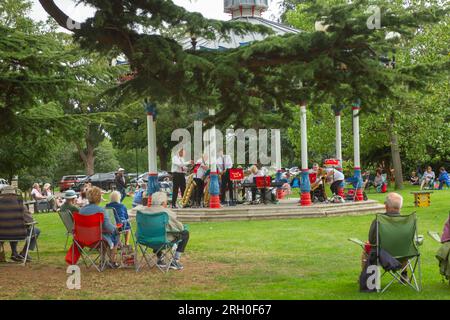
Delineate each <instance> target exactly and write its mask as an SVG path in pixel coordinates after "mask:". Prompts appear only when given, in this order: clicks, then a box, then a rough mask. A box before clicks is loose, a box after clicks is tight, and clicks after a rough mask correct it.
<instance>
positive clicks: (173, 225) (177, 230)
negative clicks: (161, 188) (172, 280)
mask: <svg viewBox="0 0 450 320" xmlns="http://www.w3.org/2000/svg"><path fill="white" fill-rule="evenodd" d="M148 209H151V210H152V212H154V213H160V212H166V213H167V215H168V216H169V223H168V225H167V229H166V231H167V232H168V239H169V240H172V241H173V240H180V242H179V243H178V247H177V250H176V252H175V255H174V260H173V261H172V263H171V265H170V268H171V269H175V270H181V269H183V266H182V265H181V263H180V258H181V254H182V253H183V252H184V250H185V248H186V245H187V243H188V241H189V231H188V230H186V229H185V228H184V225H183V224H182V223H181V222H180V221H179V220H178V219H177V214H176V213H175V212H173V211H172V210H170V209H169V208H167V194H166V193H165V192H155V193H154V194H152V206H151V208H148ZM146 214H147V212H146ZM149 214H151V213H149ZM158 258H160V257H158ZM158 260H159V259H158ZM158 263H160V262H159V261H158Z"/></svg>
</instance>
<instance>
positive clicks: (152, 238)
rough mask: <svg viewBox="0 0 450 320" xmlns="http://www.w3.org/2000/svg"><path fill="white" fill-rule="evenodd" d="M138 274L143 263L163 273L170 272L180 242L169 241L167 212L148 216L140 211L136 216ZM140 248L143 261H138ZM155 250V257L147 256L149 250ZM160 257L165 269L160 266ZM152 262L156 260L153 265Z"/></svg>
mask: <svg viewBox="0 0 450 320" xmlns="http://www.w3.org/2000/svg"><path fill="white" fill-rule="evenodd" d="M136 222H137V231H136V242H135V243H136V249H135V250H136V272H138V271H139V270H140V269H141V263H142V262H143V261H145V263H146V264H147V265H148V266H149V268H152V267H153V266H155V265H156V266H157V267H158V269H159V270H161V271H162V272H167V271H169V268H170V264H171V263H172V261H173V259H174V257H173V256H174V252H175V250H176V247H177V245H178V243H179V240H175V241H169V240H168V239H167V232H166V226H167V224H168V223H169V216H168V215H167V213H166V212H159V213H151V214H146V213H142V212H141V211H138V212H137V214H136ZM138 248H139V251H140V252H141V253H142V258H141V260H139V259H138ZM149 248H150V249H152V250H153V255H151V256H150V257H149V256H148V255H147V250H148V249H149ZM158 255H160V258H159V259H160V260H161V261H162V262H163V265H165V267H163V266H160V265H159V264H158ZM152 260H155V261H154V263H152Z"/></svg>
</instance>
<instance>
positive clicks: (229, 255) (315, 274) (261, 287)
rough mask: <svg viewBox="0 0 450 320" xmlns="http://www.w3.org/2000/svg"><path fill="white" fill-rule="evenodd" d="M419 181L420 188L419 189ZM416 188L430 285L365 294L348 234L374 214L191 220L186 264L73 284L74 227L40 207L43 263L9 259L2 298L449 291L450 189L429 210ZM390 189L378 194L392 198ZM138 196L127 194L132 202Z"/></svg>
mask: <svg viewBox="0 0 450 320" xmlns="http://www.w3.org/2000/svg"><path fill="white" fill-rule="evenodd" d="M415 189H417V188H415ZM412 190H413V189H412V188H411V187H409V186H407V187H406V188H405V190H403V191H402V192H401V193H402V194H403V196H404V199H405V201H404V209H403V211H402V212H403V213H405V214H406V213H411V212H412V211H417V214H418V218H419V222H418V228H419V233H420V234H423V235H425V241H424V244H423V246H422V247H421V252H422V258H423V260H422V275H423V291H422V292H421V293H416V292H414V291H413V290H411V289H409V288H405V287H402V286H400V285H394V286H393V287H391V289H390V291H388V292H386V293H384V294H363V293H359V292H358V284H357V279H358V276H359V272H360V256H361V250H360V249H359V247H357V246H356V245H354V244H352V243H350V242H349V241H347V239H348V238H349V237H358V238H360V239H362V240H365V239H366V238H367V233H368V228H369V225H370V223H371V221H372V219H373V216H371V215H369V216H356V217H355V216H348V217H332V218H311V219H295V220H279V221H249V222H216V223H191V224H190V226H189V227H190V232H191V240H190V243H189V245H188V248H187V253H186V254H185V255H184V256H183V264H184V266H185V268H184V270H183V271H171V272H169V273H168V274H162V273H161V272H159V271H156V270H148V269H145V270H144V271H142V272H139V273H138V274H136V272H135V271H134V270H130V269H119V270H106V271H105V272H103V273H101V274H99V273H98V272H96V271H94V270H86V269H85V268H84V267H82V269H81V270H82V279H81V281H82V284H81V286H82V288H81V290H68V289H67V288H66V280H67V274H66V265H65V262H64V256H65V252H64V250H63V248H64V242H65V232H64V227H63V225H62V224H61V222H60V220H59V217H58V216H57V214H55V213H50V214H39V215H36V219H37V220H38V221H39V228H40V229H41V231H42V234H41V237H40V239H39V245H40V251H41V261H40V262H39V263H37V262H35V263H32V264H30V265H29V266H27V267H25V268H24V267H21V266H18V265H15V264H12V263H8V264H0V298H1V299H449V298H450V287H449V285H448V283H443V282H442V280H441V276H440V275H439V270H438V266H437V260H436V258H435V257H434V254H435V252H436V251H437V249H438V247H439V244H438V243H436V242H435V241H434V240H432V239H431V238H430V237H429V236H428V235H426V233H427V231H428V230H436V231H439V232H441V231H442V228H443V225H444V222H445V220H446V219H447V217H448V214H449V209H450V191H449V190H444V191H434V193H433V194H432V204H431V207H429V208H414V205H413V200H412V199H413V197H412V195H411V194H409V192H410V191H412ZM384 196H385V195H384V194H369V198H370V199H376V200H379V201H381V202H382V201H383V198H384ZM130 203H131V199H130V198H127V199H126V204H127V206H130Z"/></svg>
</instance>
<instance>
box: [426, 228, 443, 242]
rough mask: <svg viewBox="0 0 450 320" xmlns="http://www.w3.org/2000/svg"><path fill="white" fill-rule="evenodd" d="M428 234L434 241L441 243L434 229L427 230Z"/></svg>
mask: <svg viewBox="0 0 450 320" xmlns="http://www.w3.org/2000/svg"><path fill="white" fill-rule="evenodd" d="M428 235H429V236H430V237H431V238H432V239H433V240H435V241H436V242H439V243H441V237H440V236H439V233H437V232H436V231H428Z"/></svg>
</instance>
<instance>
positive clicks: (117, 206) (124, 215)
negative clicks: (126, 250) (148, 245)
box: [106, 191, 131, 246]
mask: <svg viewBox="0 0 450 320" xmlns="http://www.w3.org/2000/svg"><path fill="white" fill-rule="evenodd" d="M121 196H122V195H121V194H120V192H119V191H113V192H111V195H110V201H111V202H110V203H108V204H107V205H106V208H113V209H114V210H116V213H117V216H118V218H119V219H120V221H116V223H120V224H122V229H123V230H126V235H125V245H126V246H127V245H129V244H130V236H131V233H130V224H129V223H128V210H127V207H125V205H124V204H122V203H120V197H121Z"/></svg>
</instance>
